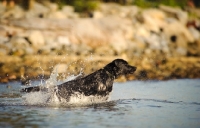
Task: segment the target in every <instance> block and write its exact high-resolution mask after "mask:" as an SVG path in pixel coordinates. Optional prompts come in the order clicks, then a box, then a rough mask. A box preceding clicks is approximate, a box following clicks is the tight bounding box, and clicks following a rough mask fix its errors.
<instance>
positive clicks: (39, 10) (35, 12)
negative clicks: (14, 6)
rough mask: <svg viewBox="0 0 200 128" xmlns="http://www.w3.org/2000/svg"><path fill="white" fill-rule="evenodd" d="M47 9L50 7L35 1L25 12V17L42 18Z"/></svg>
mask: <svg viewBox="0 0 200 128" xmlns="http://www.w3.org/2000/svg"><path fill="white" fill-rule="evenodd" d="M49 11H50V9H49V8H48V7H46V6H44V5H42V4H40V3H38V2H36V1H35V2H34V5H33V7H32V8H31V10H29V11H27V12H26V13H25V18H31V17H39V18H43V17H46V15H47V13H48V12H49Z"/></svg>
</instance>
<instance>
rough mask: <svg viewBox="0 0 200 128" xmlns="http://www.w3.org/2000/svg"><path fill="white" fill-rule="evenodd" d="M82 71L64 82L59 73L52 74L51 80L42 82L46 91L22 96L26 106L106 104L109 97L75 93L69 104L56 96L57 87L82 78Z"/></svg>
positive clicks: (41, 84)
mask: <svg viewBox="0 0 200 128" xmlns="http://www.w3.org/2000/svg"><path fill="white" fill-rule="evenodd" d="M82 75H83V74H82V71H81V72H80V73H79V74H78V75H71V76H69V77H67V78H66V79H64V80H62V81H58V80H57V77H58V73H57V70H55V71H54V72H52V73H51V75H50V78H49V79H47V80H46V81H45V82H44V83H43V82H42V81H41V83H40V85H37V86H41V87H42V88H44V89H45V91H39V92H31V93H26V94H24V95H23V96H22V98H23V99H24V104H26V105H50V106H58V105H69V104H70V105H72V104H73V105H86V104H93V103H100V102H104V101H106V100H107V99H108V96H107V97H100V96H85V95H83V94H81V93H78V92H76V93H74V94H73V95H72V96H71V97H70V100H69V102H66V100H65V99H62V98H61V99H60V100H59V98H58V97H57V95H56V91H57V86H56V85H59V84H62V83H64V82H67V81H71V80H74V79H76V78H77V77H80V76H82Z"/></svg>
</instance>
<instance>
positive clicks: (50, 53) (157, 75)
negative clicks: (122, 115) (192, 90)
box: [0, 0, 200, 82]
mask: <svg viewBox="0 0 200 128" xmlns="http://www.w3.org/2000/svg"><path fill="white" fill-rule="evenodd" d="M199 6H200V1H199V0H181V1H180V0H42V1H39V0H0V57H1V59H0V82H8V81H12V80H22V81H27V80H29V79H41V78H48V77H49V75H50V74H51V72H52V71H54V70H55V67H56V69H57V71H58V73H59V74H60V78H61V79H62V78H63V77H67V76H68V75H71V74H78V73H80V72H81V71H82V72H84V73H85V74H88V73H91V72H93V71H95V70H97V69H99V68H101V67H103V66H104V65H105V64H106V63H109V62H110V61H112V60H113V59H115V58H123V59H125V60H127V61H128V62H129V63H130V64H132V65H135V66H137V67H138V68H137V72H136V73H135V74H134V75H129V76H123V77H121V78H120V79H119V81H126V80H133V79H142V80H147V79H159V80H165V79H174V78H200V58H199V56H200V9H199Z"/></svg>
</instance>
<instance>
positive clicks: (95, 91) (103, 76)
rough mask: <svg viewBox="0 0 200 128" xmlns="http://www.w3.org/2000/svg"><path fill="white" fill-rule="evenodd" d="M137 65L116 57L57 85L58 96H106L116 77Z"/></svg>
mask: <svg viewBox="0 0 200 128" xmlns="http://www.w3.org/2000/svg"><path fill="white" fill-rule="evenodd" d="M135 71H136V67H134V66H131V65H129V64H128V63H127V62H126V61H125V60H123V59H116V60H114V61H112V62H111V63H109V64H107V65H106V66H105V67H104V68H102V69H99V70H97V71H96V72H94V73H92V74H89V75H87V76H85V77H82V78H77V79H75V80H72V81H68V82H66V83H63V84H60V85H57V88H56V96H57V97H58V99H65V100H66V101H69V99H70V96H72V95H73V94H75V93H77V92H78V93H80V94H83V95H85V96H91V95H92V96H101V97H106V96H108V95H109V93H110V92H111V91H112V86H113V82H114V80H115V78H118V77H119V76H121V75H127V74H132V73H134V72H135ZM40 90H42V89H41V87H40V86H35V87H28V88H24V89H22V92H34V91H40Z"/></svg>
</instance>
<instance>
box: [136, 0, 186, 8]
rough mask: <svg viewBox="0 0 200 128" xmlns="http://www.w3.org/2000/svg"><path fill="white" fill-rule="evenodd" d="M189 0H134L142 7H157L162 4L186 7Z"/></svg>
mask: <svg viewBox="0 0 200 128" xmlns="http://www.w3.org/2000/svg"><path fill="white" fill-rule="evenodd" d="M187 1H188V0H134V1H133V4H135V5H137V6H140V7H157V6H158V5H160V4H163V5H168V6H172V7H176V6H179V7H185V6H186V5H187Z"/></svg>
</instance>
